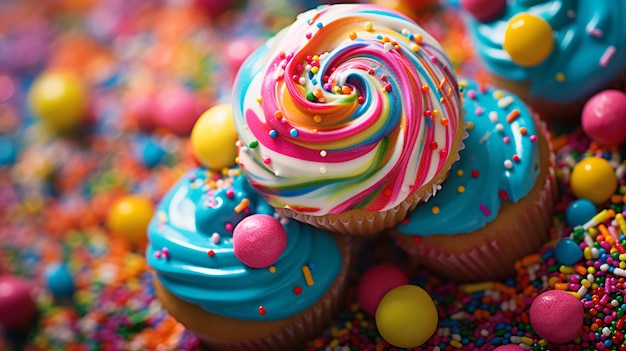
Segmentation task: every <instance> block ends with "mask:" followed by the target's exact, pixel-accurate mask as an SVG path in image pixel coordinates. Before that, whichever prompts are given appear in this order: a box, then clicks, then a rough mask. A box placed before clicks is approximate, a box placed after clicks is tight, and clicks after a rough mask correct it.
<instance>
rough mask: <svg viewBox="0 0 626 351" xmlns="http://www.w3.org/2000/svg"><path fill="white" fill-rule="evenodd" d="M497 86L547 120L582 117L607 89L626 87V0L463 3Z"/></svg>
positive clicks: (477, 0)
mask: <svg viewBox="0 0 626 351" xmlns="http://www.w3.org/2000/svg"><path fill="white" fill-rule="evenodd" d="M460 3H461V5H462V7H463V8H464V9H465V10H466V12H467V14H468V16H467V22H468V26H469V32H470V35H471V37H472V39H473V42H474V44H475V47H476V50H477V54H478V56H479V57H480V59H481V61H482V63H483V64H484V66H485V68H486V70H487V71H488V72H490V73H491V76H492V78H493V79H494V84H496V85H499V86H501V87H503V88H506V89H509V90H511V91H512V92H514V93H515V94H517V95H518V96H520V97H522V98H523V99H524V100H525V101H526V102H527V103H529V105H531V106H532V107H533V109H534V110H535V111H538V112H539V113H540V114H541V116H542V117H545V118H549V119H554V118H560V119H572V118H579V117H580V112H581V110H582V108H583V106H584V103H585V102H586V101H587V100H588V99H589V98H590V97H591V96H593V95H594V94H596V93H598V92H600V91H603V90H605V89H618V90H622V91H626V2H624V1H622V0H606V1H601V2H593V1H569V0H518V1H507V0H498V1H483V0H462V1H460Z"/></svg>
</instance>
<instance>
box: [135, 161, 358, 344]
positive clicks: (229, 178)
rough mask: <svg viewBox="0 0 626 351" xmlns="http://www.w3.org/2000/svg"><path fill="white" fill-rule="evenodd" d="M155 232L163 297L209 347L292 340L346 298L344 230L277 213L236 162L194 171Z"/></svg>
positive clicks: (150, 253)
mask: <svg viewBox="0 0 626 351" xmlns="http://www.w3.org/2000/svg"><path fill="white" fill-rule="evenodd" d="M148 238H149V245H148V248H147V251H146V258H147V260H148V263H149V265H150V266H151V267H152V268H153V270H154V273H155V276H156V279H155V286H156V293H157V296H158V298H159V299H160V301H161V303H162V304H163V306H164V307H165V308H166V309H167V310H168V311H169V312H170V314H171V315H172V316H173V317H174V318H176V319H177V320H178V321H179V322H181V323H182V324H184V325H185V326H186V327H187V328H188V329H189V330H191V331H193V332H195V333H196V334H197V335H198V336H199V337H200V338H201V339H202V340H203V341H204V342H205V343H206V344H207V345H208V346H209V347H211V349H215V350H286V349H294V348H296V347H297V346H300V345H303V344H304V343H305V342H306V340H309V339H311V338H313V337H315V336H316V335H317V334H319V333H320V332H321V331H322V330H323V328H324V327H326V326H327V324H328V323H330V322H331V321H332V316H333V314H334V313H335V312H336V311H337V310H338V309H339V307H340V305H341V303H342V301H343V292H344V288H345V282H346V275H347V270H348V266H349V257H350V255H349V245H348V242H347V238H345V237H336V236H334V235H332V234H331V233H329V232H326V231H323V230H320V229H316V228H314V227H312V226H309V225H307V224H303V223H300V222H298V221H295V220H291V219H286V218H282V217H280V216H278V215H277V214H276V213H275V211H274V209H273V208H272V207H271V206H270V205H269V204H268V203H267V202H266V201H265V200H264V199H263V198H262V197H261V196H260V195H259V194H258V193H257V192H256V191H254V190H253V188H252V186H251V185H250V184H249V183H248V182H247V180H246V179H245V178H244V177H243V175H242V172H241V170H240V169H237V168H233V169H224V170H223V171H219V172H217V171H211V170H208V169H205V168H197V169H194V170H191V171H189V172H188V173H187V174H186V175H185V176H183V177H182V178H181V179H180V180H179V181H178V183H177V184H176V185H175V186H174V187H172V188H171V189H170V191H169V192H168V193H167V194H166V195H165V196H164V197H163V199H162V200H161V202H160V204H159V206H158V208H157V211H156V212H155V216H154V218H153V219H152V222H151V223H150V226H149V228H148Z"/></svg>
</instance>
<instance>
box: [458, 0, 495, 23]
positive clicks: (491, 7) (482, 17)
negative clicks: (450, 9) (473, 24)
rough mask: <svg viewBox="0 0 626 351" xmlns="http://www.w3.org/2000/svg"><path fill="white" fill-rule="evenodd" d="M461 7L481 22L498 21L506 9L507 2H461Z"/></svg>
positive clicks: (493, 0)
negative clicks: (497, 18)
mask: <svg viewBox="0 0 626 351" xmlns="http://www.w3.org/2000/svg"><path fill="white" fill-rule="evenodd" d="M461 6H462V7H463V8H464V9H465V10H466V11H467V12H469V13H470V14H472V16H474V18H475V19H476V20H477V21H479V22H489V21H491V20H494V19H496V17H498V16H499V15H500V14H501V13H502V12H504V9H505V8H506V0H461Z"/></svg>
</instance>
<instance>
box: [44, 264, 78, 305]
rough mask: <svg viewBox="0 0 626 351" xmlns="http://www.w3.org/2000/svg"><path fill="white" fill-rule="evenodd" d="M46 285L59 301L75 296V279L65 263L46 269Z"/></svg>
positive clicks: (52, 265) (51, 265)
mask: <svg viewBox="0 0 626 351" xmlns="http://www.w3.org/2000/svg"><path fill="white" fill-rule="evenodd" d="M46 283H47V285H48V289H49V290H50V291H51V292H52V294H53V295H54V297H55V298H57V299H61V300H63V299H71V298H72V296H73V295H74V278H73V277H72V274H71V273H70V271H69V269H68V267H67V265H66V264H64V263H53V264H50V265H49V266H48V267H47V268H46Z"/></svg>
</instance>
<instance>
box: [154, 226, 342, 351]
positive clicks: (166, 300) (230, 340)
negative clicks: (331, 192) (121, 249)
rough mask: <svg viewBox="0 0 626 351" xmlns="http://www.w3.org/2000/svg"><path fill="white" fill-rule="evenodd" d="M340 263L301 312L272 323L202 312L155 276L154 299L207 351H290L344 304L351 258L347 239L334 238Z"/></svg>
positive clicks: (313, 332)
mask: <svg viewBox="0 0 626 351" xmlns="http://www.w3.org/2000/svg"><path fill="white" fill-rule="evenodd" d="M336 240H337V243H338V244H339V246H340V248H341V252H342V256H343V260H344V261H343V264H342V267H341V270H340V271H339V274H338V275H337V277H336V278H335V281H334V283H333V285H331V287H330V288H329V289H328V291H327V292H326V293H325V294H324V295H323V296H322V298H321V299H319V300H318V301H317V302H316V303H315V304H313V305H312V306H311V307H309V308H307V309H306V310H305V311H303V312H301V313H299V314H297V315H295V316H292V317H289V318H285V319H281V320H276V321H267V322H264V321H249V320H237V319H232V318H228V317H223V316H220V315H216V314H213V313H210V312H207V311H205V310H203V309H202V308H201V307H199V306H198V305H195V304H192V303H189V302H187V301H184V300H182V299H180V298H179V297H177V296H176V295H174V294H172V293H171V292H169V291H168V290H167V289H166V288H165V287H164V286H163V285H162V284H161V283H160V281H159V279H158V277H157V276H155V279H154V286H155V289H156V296H157V298H158V299H159V300H160V301H161V303H162V305H163V306H164V307H165V309H167V311H168V312H169V313H170V315H172V317H174V318H175V319H176V320H177V321H179V322H180V323H182V324H183V325H184V326H185V327H186V328H187V329H189V330H190V331H192V332H194V333H195V334H196V335H197V336H198V338H199V339H201V340H202V341H203V342H204V343H205V344H206V345H207V346H208V347H209V348H210V349H211V350H216V351H218V350H235V351H237V350H240V351H244V350H260V351H264V350H267V351H270V350H292V349H298V348H301V347H302V345H303V344H304V343H306V341H307V340H310V339H313V338H315V337H316V336H318V335H319V334H320V333H321V332H322V331H323V330H324V328H326V327H327V326H328V325H329V324H330V323H331V322H332V320H333V318H334V316H335V314H336V312H337V311H338V310H339V309H340V308H341V307H342V305H343V303H344V296H345V291H346V286H347V281H348V272H349V267H350V261H351V259H350V257H351V239H350V238H348V237H342V236H336Z"/></svg>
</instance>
